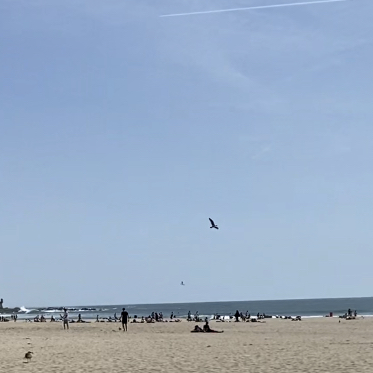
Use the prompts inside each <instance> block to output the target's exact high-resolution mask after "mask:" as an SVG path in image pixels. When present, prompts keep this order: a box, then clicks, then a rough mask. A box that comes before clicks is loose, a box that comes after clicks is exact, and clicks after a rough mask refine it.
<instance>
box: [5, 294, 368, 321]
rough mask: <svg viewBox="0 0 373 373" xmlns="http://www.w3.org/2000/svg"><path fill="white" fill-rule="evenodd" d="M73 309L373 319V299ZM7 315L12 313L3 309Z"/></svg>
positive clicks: (74, 310) (72, 309) (37, 311)
mask: <svg viewBox="0 0 373 373" xmlns="http://www.w3.org/2000/svg"><path fill="white" fill-rule="evenodd" d="M66 307H68V308H69V314H70V318H75V317H77V316H78V314H79V313H80V314H81V315H82V318H83V319H95V318H96V317H97V315H98V316H99V318H101V319H104V318H109V317H114V314H115V313H116V314H117V316H118V317H119V315H120V312H121V310H122V308H123V307H125V308H126V310H127V311H128V312H129V314H130V316H131V317H134V316H137V317H141V316H148V315H150V314H151V313H152V312H153V311H154V312H158V313H159V312H162V313H163V317H164V318H169V317H170V315H171V312H173V313H174V315H175V316H176V317H178V318H186V317H187V314H188V312H189V311H190V312H191V314H192V315H194V314H195V313H196V311H198V313H199V315H200V316H201V317H206V316H207V317H211V316H212V315H214V314H218V315H224V316H228V315H233V314H234V313H235V312H236V310H238V311H240V312H243V313H246V311H248V313H250V314H251V315H257V314H258V313H259V314H266V315H270V316H298V315H299V316H302V317H323V316H326V315H329V313H330V312H332V313H333V315H334V316H339V315H344V314H345V313H346V312H347V310H348V309H349V308H350V309H351V310H353V311H354V310H356V311H357V313H358V314H359V315H365V316H373V297H365V298H326V299H289V300H263V301H239V302H205V303H163V304H162V303H161V304H125V303H123V304H118V305H88V306H87V305H86V306H66ZM3 313H8V314H9V313H10V312H9V311H7V310H3ZM61 313H62V309H61V306H58V307H53V306H52V307H29V308H28V307H21V311H19V312H17V314H18V317H19V319H24V318H33V317H35V316H36V315H42V314H43V315H44V316H45V317H47V318H48V317H50V316H52V315H54V316H55V317H56V316H57V317H59V314H61Z"/></svg>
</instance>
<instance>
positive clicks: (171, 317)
mask: <svg viewBox="0 0 373 373" xmlns="http://www.w3.org/2000/svg"><path fill="white" fill-rule="evenodd" d="M173 318H174V313H173V312H171V316H170V319H171V320H172V319H173Z"/></svg>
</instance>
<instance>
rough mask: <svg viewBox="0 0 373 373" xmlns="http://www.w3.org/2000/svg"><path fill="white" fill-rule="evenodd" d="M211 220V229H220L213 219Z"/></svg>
mask: <svg viewBox="0 0 373 373" xmlns="http://www.w3.org/2000/svg"><path fill="white" fill-rule="evenodd" d="M209 220H210V223H211V227H210V228H215V229H219V227H218V226H217V225H216V224H215V223H214V221H213V220H212V219H211V218H209Z"/></svg>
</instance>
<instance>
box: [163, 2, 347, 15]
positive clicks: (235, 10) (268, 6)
mask: <svg viewBox="0 0 373 373" xmlns="http://www.w3.org/2000/svg"><path fill="white" fill-rule="evenodd" d="M342 1H347V0H319V1H307V2H303V3H290V4H274V5H261V6H250V7H247V8H231V9H217V10H205V11H202V12H190V13H174V14H162V15H160V16H159V17H161V18H163V17H181V16H194V15H198V14H211V13H225V12H238V11H240V10H250V9H265V8H280V7H285V6H297V5H311V4H325V3H339V2H342Z"/></svg>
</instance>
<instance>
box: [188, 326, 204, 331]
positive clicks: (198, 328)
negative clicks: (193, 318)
mask: <svg viewBox="0 0 373 373" xmlns="http://www.w3.org/2000/svg"><path fill="white" fill-rule="evenodd" d="M191 333H203V329H202V328H200V327H199V326H198V325H196V326H195V327H194V329H193V330H191Z"/></svg>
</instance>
